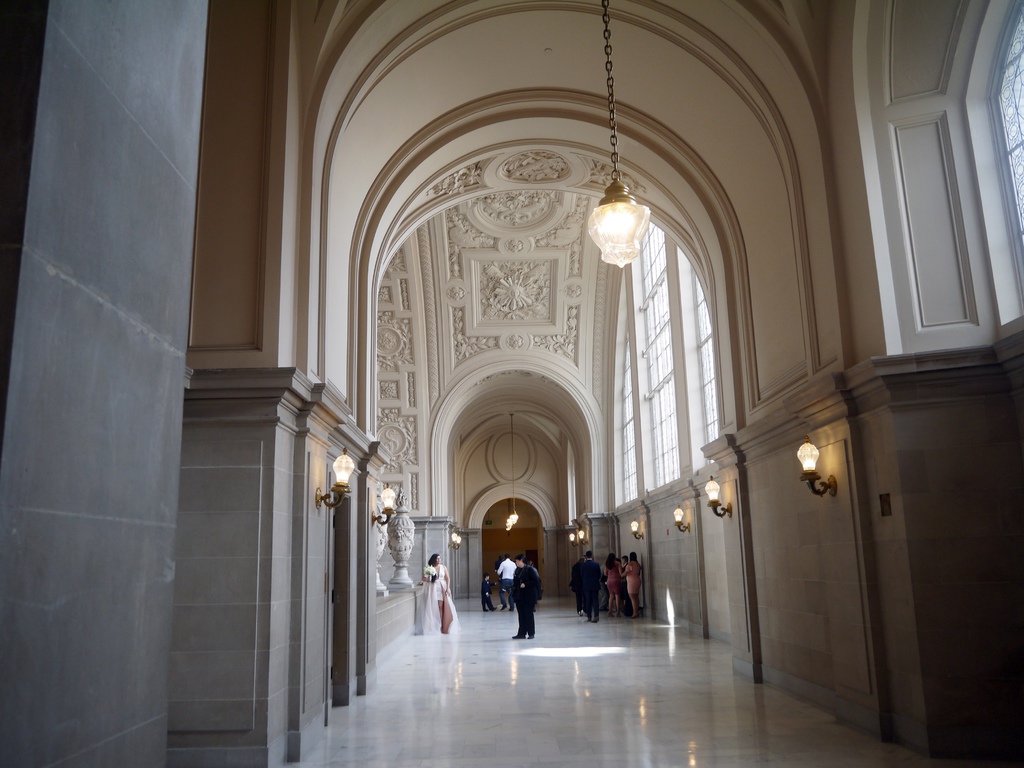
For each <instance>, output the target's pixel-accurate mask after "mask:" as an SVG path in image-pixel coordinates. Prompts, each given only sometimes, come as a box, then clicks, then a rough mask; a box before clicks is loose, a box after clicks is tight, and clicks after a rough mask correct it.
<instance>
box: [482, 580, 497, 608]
mask: <svg viewBox="0 0 1024 768" xmlns="http://www.w3.org/2000/svg"><path fill="white" fill-rule="evenodd" d="M492 586H493V585H492V584H491V575H490V574H489V573H485V574H484V580H483V583H482V584H480V607H482V608H483V609H484V613H487V612H488V611H493V610H494V603H492V602H491V587H492Z"/></svg>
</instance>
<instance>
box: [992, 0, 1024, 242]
mask: <svg viewBox="0 0 1024 768" xmlns="http://www.w3.org/2000/svg"><path fill="white" fill-rule="evenodd" d="M1022 55H1024V6H1022V7H1021V10H1020V11H1018V13H1017V21H1016V24H1015V25H1014V30H1013V34H1012V36H1011V38H1010V44H1009V46H1008V48H1007V51H1006V60H1005V63H1004V64H1003V70H1002V76H1001V78H1000V81H999V82H1000V85H999V96H998V101H999V112H1000V114H1001V115H1002V118H1003V137H1004V139H1005V141H1006V146H1005V148H1004V149H1005V152H1006V163H1007V168H1008V169H1009V174H1010V182H1011V185H1012V187H1013V198H1014V203H1015V206H1016V214H1017V215H1016V217H1015V218H1016V224H1017V232H1016V235H1017V246H1018V248H1020V249H1021V252H1022V253H1024V240H1022V238H1024V66H1022V60H1021V58H1022Z"/></svg>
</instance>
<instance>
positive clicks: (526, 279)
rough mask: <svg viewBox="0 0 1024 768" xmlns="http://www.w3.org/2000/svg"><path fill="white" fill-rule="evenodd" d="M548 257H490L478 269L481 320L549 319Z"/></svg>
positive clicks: (549, 282)
mask: <svg viewBox="0 0 1024 768" xmlns="http://www.w3.org/2000/svg"><path fill="white" fill-rule="evenodd" d="M550 315H551V262H550V261H492V262H490V263H489V264H487V265H486V266H485V267H484V268H483V270H481V273H480V316H481V319H483V320H548V319H550Z"/></svg>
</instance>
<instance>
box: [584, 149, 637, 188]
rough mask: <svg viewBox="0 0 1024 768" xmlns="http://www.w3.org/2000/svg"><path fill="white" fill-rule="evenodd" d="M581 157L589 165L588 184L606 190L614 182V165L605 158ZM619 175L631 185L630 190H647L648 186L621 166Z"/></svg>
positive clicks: (624, 181)
mask: <svg viewBox="0 0 1024 768" xmlns="http://www.w3.org/2000/svg"><path fill="white" fill-rule="evenodd" d="M581 159H582V160H583V162H584V163H585V164H586V166H587V170H589V171H590V178H589V179H587V181H586V182H585V184H586V186H592V187H595V188H597V189H601V190H604V188H605V187H607V186H608V185H609V184H611V183H612V166H611V164H609V163H606V162H604V161H603V160H596V159H594V158H592V157H582V156H581ZM619 177H620V179H621V180H622V183H623V184H625V185H626V186H627V187H629V191H630V192H633V193H637V192H640V193H643V192H646V191H647V187H645V186H644V185H643V184H641V183H640V182H639V181H637V180H636V179H635V178H634V177H633V176H631V175H629V174H628V173H626V172H624V171H623V170H622V169H621V168H620V169H619Z"/></svg>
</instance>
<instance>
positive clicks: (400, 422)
mask: <svg viewBox="0 0 1024 768" xmlns="http://www.w3.org/2000/svg"><path fill="white" fill-rule="evenodd" d="M377 427H378V436H379V438H380V441H381V443H383V444H384V445H385V446H386V447H387V449H388V450H389V451H390V452H391V457H392V458H391V464H389V465H388V466H387V467H386V468H385V471H387V472H401V471H402V468H403V465H405V464H412V465H418V464H419V456H418V454H419V451H418V450H417V442H416V417H415V416H406V415H402V413H401V411H400V409H398V408H381V409H380V413H379V415H378V420H377Z"/></svg>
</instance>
